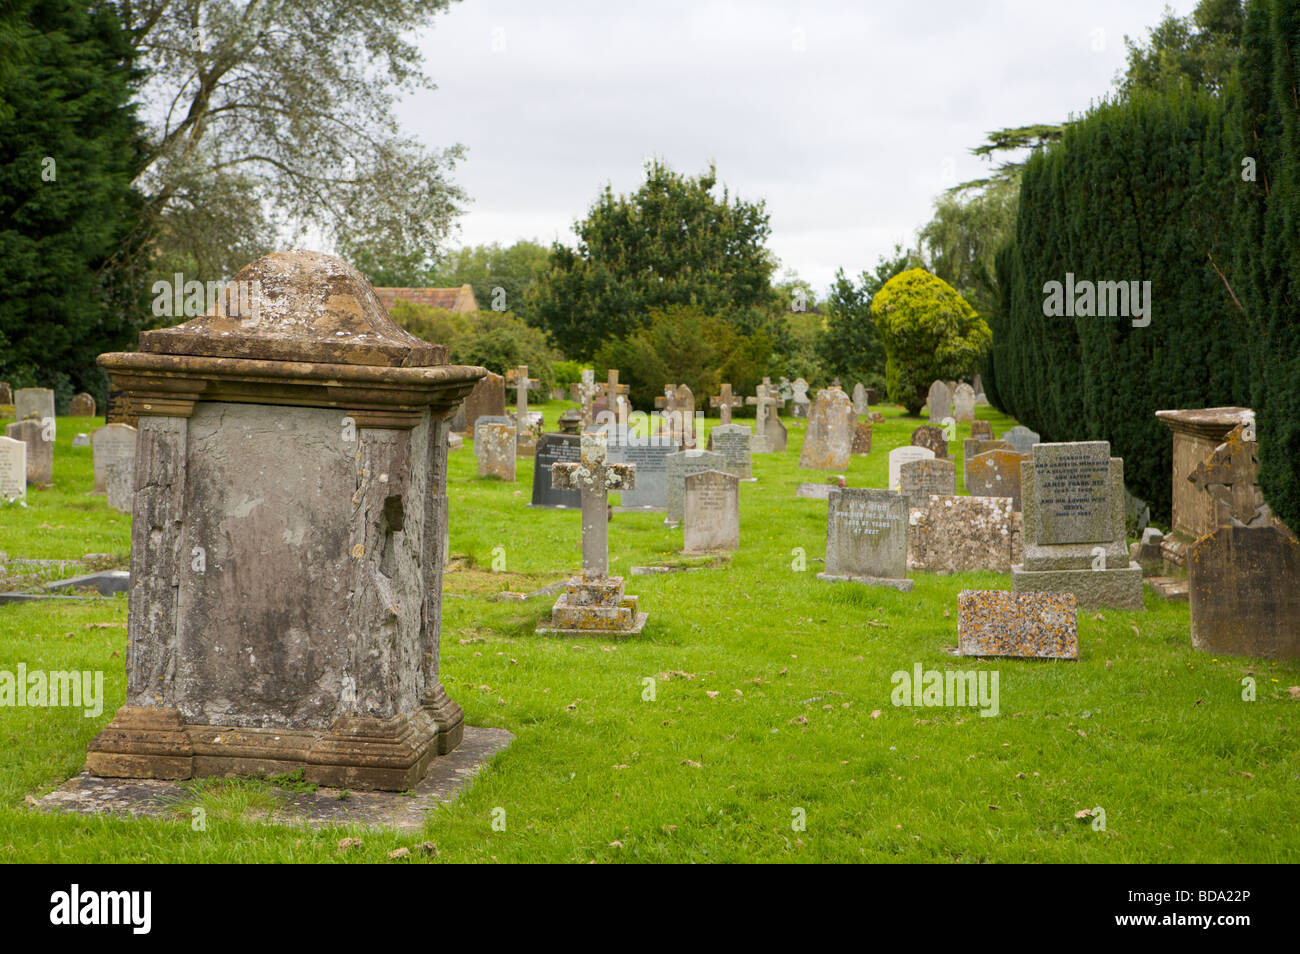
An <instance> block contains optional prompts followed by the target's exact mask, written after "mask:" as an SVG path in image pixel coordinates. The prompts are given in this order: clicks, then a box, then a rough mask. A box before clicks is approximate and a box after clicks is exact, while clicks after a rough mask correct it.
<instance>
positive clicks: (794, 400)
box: [790, 378, 811, 418]
mask: <svg viewBox="0 0 1300 954" xmlns="http://www.w3.org/2000/svg"><path fill="white" fill-rule="evenodd" d="M790 390H791V392H792V396H791V398H790V408H791V417H799V418H806V417H807V416H808V405H809V404H810V403H811V402H809V400H808V382H807V381H805V380H804V379H803V378H795V379H794V383H793V384H792V385H790Z"/></svg>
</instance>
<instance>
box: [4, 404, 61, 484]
mask: <svg viewBox="0 0 1300 954" xmlns="http://www.w3.org/2000/svg"><path fill="white" fill-rule="evenodd" d="M53 427H54V423H53V419H52V418H46V419H45V421H38V420H36V419H35V418H29V419H28V420H25V421H15V422H14V423H12V424H10V425H8V426H6V427H5V437H12V438H14V439H15V440H20V441H22V442H23V443H24V444H26V445H27V483H29V484H31V485H33V486H35V487H42V486H44V485H46V484H49V483H52V482H53V480H54V439H53V435H52V434H50V433H49V431H50V430H52V429H53Z"/></svg>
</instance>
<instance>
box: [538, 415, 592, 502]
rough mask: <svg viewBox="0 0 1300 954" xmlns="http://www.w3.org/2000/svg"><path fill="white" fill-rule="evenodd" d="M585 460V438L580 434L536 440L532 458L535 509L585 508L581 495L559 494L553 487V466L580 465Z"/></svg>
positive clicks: (544, 436)
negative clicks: (583, 450)
mask: <svg viewBox="0 0 1300 954" xmlns="http://www.w3.org/2000/svg"><path fill="white" fill-rule="evenodd" d="M581 458H582V437H581V436H579V435H578V434H543V435H542V436H541V437H539V438H538V439H537V453H536V455H535V456H534V457H533V502H532V506H534V507H552V508H555V509H561V508H572V509H574V510H577V509H578V508H579V507H581V506H582V492H581V491H578V490H556V489H555V488H553V487H552V486H551V465H552V464H559V463H577V462H578V461H579V460H580V459H581Z"/></svg>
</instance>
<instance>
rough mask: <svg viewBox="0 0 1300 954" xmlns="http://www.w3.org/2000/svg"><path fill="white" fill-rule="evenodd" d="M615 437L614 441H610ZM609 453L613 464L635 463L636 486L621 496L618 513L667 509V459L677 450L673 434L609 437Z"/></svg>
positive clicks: (613, 434)
mask: <svg viewBox="0 0 1300 954" xmlns="http://www.w3.org/2000/svg"><path fill="white" fill-rule="evenodd" d="M611 437H612V438H613V440H612V442H611V441H610V438H611ZM606 441H607V446H606V453H607V455H608V458H609V462H610V463H611V464H633V465H635V467H636V486H635V487H629V488H627V489H625V490H623V491H622V493H621V494H620V495H619V496H620V500H621V505H620V506H618V507H615V508H614V509H615V510H617V511H625V510H627V511H631V510H664V509H666V508H667V507H668V458H669V457H671V456H672V455H673V454H676V453H677V451H678V448H677V444H676V443H674V442H673V440H672V435H670V434H662V433H661V434H651V435H649V436H646V437H639V436H637V435H635V434H631V433H629V432H627V431H618V430H615V431H614V432H612V434H610V433H607V434H606Z"/></svg>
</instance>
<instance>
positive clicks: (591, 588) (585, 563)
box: [537, 431, 647, 636]
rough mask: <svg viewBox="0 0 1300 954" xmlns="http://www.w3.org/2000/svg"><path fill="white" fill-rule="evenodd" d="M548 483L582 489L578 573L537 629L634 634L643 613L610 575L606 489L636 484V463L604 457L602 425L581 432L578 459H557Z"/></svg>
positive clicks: (619, 579) (620, 582)
mask: <svg viewBox="0 0 1300 954" xmlns="http://www.w3.org/2000/svg"><path fill="white" fill-rule="evenodd" d="M551 483H552V485H553V486H555V487H558V488H560V489H562V490H578V491H579V492H580V493H581V495H582V575H581V576H579V577H574V578H573V579H571V580H569V581H568V582H567V583H566V584H565V588H564V592H563V593H562V594H561V595H560V598H559V599H557V600H556V601H555V606H554V607H553V608H552V610H551V618H550V620H543V621H542V622H541V623H539V624H538V626H537V632H539V633H556V634H560V635H565V636H584V635H585V636H635V635H637V634H638V633H640V632H641V630H642V629H643V628H644V627H645V623H646V617H647V614H646V613H642V612H640V611H639V609H638V607H637V598H636V597H635V596H625V595H624V593H623V578H622V577H620V576H610V575H609V505H608V503H607V502H606V501H607V497H608V494H609V492H610V491H627V490H629V489H632V488H633V487H635V486H636V467H635V466H633V465H631V464H611V463H609V462H608V460H607V459H606V437H605V434H604V433H603V432H600V431H595V432H593V431H584V432H583V434H582V450H581V460H579V462H578V463H576V464H572V463H564V464H556V465H555V466H554V467H553V468H552V471H551Z"/></svg>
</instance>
